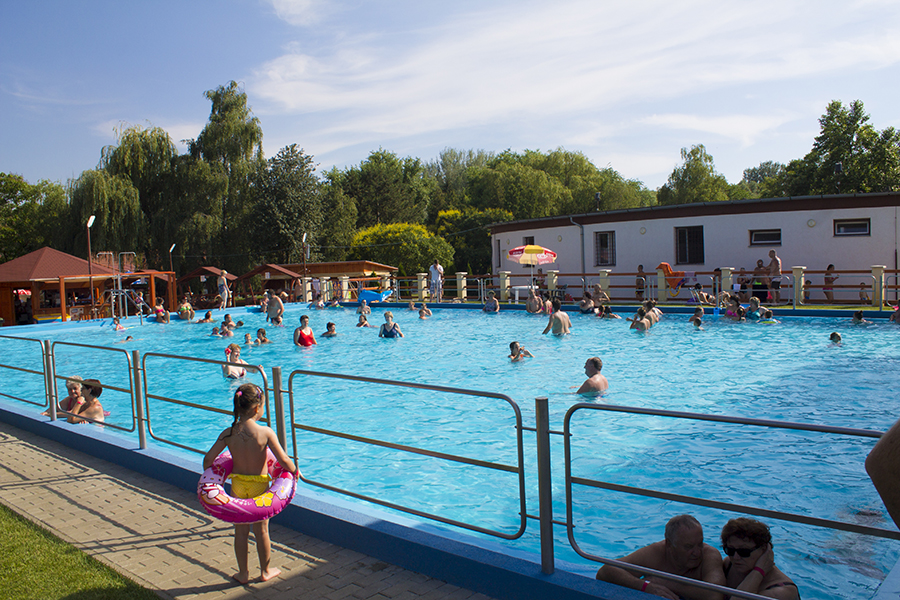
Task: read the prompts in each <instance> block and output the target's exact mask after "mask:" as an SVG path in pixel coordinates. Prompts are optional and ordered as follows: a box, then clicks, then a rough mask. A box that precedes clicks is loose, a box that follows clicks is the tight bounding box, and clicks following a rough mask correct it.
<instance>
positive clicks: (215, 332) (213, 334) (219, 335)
mask: <svg viewBox="0 0 900 600" xmlns="http://www.w3.org/2000/svg"><path fill="white" fill-rule="evenodd" d="M209 335H210V336H215V337H222V334H221V333H219V328H218V327H213V330H212V333H211V334H209Z"/></svg>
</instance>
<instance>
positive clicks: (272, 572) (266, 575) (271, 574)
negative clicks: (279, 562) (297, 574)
mask: <svg viewBox="0 0 900 600" xmlns="http://www.w3.org/2000/svg"><path fill="white" fill-rule="evenodd" d="M279 575H281V569H278V568H276V567H269V568H268V569H266V570H265V571H263V573H262V575H261V576H260V579H261V580H262V581H268V580H270V579H273V578H275V577H278V576H279Z"/></svg>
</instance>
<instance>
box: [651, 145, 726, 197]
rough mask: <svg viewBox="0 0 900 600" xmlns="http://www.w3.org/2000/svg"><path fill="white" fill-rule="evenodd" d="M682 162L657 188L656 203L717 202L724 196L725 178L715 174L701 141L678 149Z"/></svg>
mask: <svg viewBox="0 0 900 600" xmlns="http://www.w3.org/2000/svg"><path fill="white" fill-rule="evenodd" d="M681 160H682V161H683V162H682V165H681V166H679V167H675V169H674V170H673V171H672V174H671V175H669V181H668V182H667V183H666V184H665V185H663V186H662V187H661V188H659V190H658V191H657V194H656V197H657V200H658V201H659V203H660V204H689V203H692V202H719V201H721V200H727V199H728V181H727V180H726V179H725V177H724V176H723V175H720V174H719V173H716V168H715V165H714V164H713V158H712V156H711V155H710V154H709V153H708V152H707V151H706V148H705V147H704V146H703V144H698V145H696V146H691V149H690V150H688V149H687V148H682V149H681Z"/></svg>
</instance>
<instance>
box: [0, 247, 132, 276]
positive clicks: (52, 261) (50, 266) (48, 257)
mask: <svg viewBox="0 0 900 600" xmlns="http://www.w3.org/2000/svg"><path fill="white" fill-rule="evenodd" d="M88 272H93V274H94V275H115V271H113V270H112V269H109V268H107V267H104V266H101V265H99V264H97V263H92V264H91V265H88V261H86V260H85V259H83V258H78V257H77V256H72V255H71V254H66V253H65V252H60V251H59V250H54V249H53V248H49V247H46V246H45V247H44V248H41V249H40V250H35V251H34V252H31V253H29V254H26V255H25V256H20V257H19V258H14V259H12V260H11V261H8V262H5V263H3V264H2V265H0V282H2V283H23V282H26V281H33V280H36V279H56V278H58V277H60V276H64V277H70V276H77V275H82V276H85V278H87V275H88Z"/></svg>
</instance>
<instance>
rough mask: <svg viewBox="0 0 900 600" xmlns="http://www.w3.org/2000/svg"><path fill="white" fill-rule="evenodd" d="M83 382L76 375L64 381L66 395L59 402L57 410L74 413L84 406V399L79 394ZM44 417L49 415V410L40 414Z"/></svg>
mask: <svg viewBox="0 0 900 600" xmlns="http://www.w3.org/2000/svg"><path fill="white" fill-rule="evenodd" d="M82 383H83V380H82V379H81V377H79V376H78V375H73V376H72V377H69V378H68V379H66V392H67V393H68V395H67V396H66V397H65V398H63V399H62V400H60V401H59V404H57V409H58V410H61V411H63V412H75V410H76V409H77V408H78V407H80V406H81V405H83V404H84V397H83V396H82V394H81V384H82ZM41 414H42V415H44V416H47V415H49V414H50V411H49V410H45V411H44V412H42V413H41Z"/></svg>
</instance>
